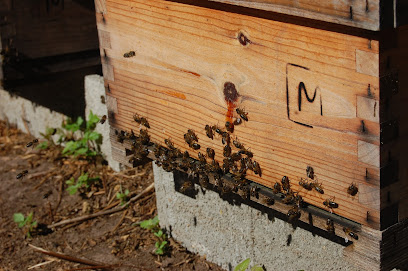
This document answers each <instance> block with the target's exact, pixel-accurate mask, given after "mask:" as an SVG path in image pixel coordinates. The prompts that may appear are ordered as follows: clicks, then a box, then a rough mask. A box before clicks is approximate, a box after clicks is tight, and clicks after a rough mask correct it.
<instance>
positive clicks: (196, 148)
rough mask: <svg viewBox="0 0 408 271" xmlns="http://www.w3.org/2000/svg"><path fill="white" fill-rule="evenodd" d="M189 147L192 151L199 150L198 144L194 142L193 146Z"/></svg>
mask: <svg viewBox="0 0 408 271" xmlns="http://www.w3.org/2000/svg"><path fill="white" fill-rule="evenodd" d="M190 147H191V148H193V149H194V150H198V149H200V148H201V146H200V144H198V143H197V142H194V143H193V144H191V146H190Z"/></svg>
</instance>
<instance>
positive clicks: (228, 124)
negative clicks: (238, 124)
mask: <svg viewBox="0 0 408 271" xmlns="http://www.w3.org/2000/svg"><path fill="white" fill-rule="evenodd" d="M225 128H226V129H227V131H228V132H230V133H233V132H234V124H233V123H232V122H230V121H227V122H225Z"/></svg>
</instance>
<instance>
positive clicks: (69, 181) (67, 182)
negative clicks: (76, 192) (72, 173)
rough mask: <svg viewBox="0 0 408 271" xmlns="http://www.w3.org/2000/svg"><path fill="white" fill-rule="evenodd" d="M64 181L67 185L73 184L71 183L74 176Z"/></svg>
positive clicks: (73, 181)
mask: <svg viewBox="0 0 408 271" xmlns="http://www.w3.org/2000/svg"><path fill="white" fill-rule="evenodd" d="M65 183H66V184H68V185H73V184H75V179H74V177H72V178H71V179H69V180H67V181H65Z"/></svg>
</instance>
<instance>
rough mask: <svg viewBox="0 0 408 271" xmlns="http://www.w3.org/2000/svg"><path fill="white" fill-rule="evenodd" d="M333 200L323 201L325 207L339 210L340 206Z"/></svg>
mask: <svg viewBox="0 0 408 271" xmlns="http://www.w3.org/2000/svg"><path fill="white" fill-rule="evenodd" d="M333 200H334V198H329V199H326V200H325V201H323V205H324V206H326V207H327V208H330V209H333V208H339V205H338V204H337V203H335V202H334V201H333Z"/></svg>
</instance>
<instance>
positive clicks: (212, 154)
mask: <svg viewBox="0 0 408 271" xmlns="http://www.w3.org/2000/svg"><path fill="white" fill-rule="evenodd" d="M207 156H208V158H210V159H213V160H214V157H215V151H214V150H213V149H211V148H207Z"/></svg>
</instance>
